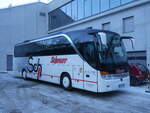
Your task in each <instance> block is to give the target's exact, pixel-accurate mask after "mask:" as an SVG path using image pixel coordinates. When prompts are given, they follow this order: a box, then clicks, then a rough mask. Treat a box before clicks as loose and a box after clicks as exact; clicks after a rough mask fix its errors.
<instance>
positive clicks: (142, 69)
mask: <svg viewBox="0 0 150 113" xmlns="http://www.w3.org/2000/svg"><path fill="white" fill-rule="evenodd" d="M129 74H130V85H134V86H136V85H140V84H142V83H143V82H144V81H145V80H146V79H147V78H148V75H150V72H149V70H148V69H147V67H146V66H144V65H143V64H130V69H129Z"/></svg>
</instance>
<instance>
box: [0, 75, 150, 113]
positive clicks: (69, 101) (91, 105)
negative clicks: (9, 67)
mask: <svg viewBox="0 0 150 113" xmlns="http://www.w3.org/2000/svg"><path fill="white" fill-rule="evenodd" d="M0 113H150V94H149V93H145V86H142V87H130V88H128V89H123V90H120V91H115V92H109V93H103V94H96V93H91V92H87V91H82V90H77V89H73V90H72V91H66V90H64V89H62V88H61V87H60V86H58V85H53V84H50V83H45V82H39V81H34V80H28V81H24V80H23V79H21V78H19V77H15V76H12V75H8V74H2V73H1V74H0Z"/></svg>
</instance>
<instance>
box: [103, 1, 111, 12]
mask: <svg viewBox="0 0 150 113" xmlns="http://www.w3.org/2000/svg"><path fill="white" fill-rule="evenodd" d="M109 6H110V5H109V0H101V11H105V10H108V9H109Z"/></svg>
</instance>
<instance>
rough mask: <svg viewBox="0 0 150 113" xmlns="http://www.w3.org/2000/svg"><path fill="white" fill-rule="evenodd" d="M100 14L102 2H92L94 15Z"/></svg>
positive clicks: (95, 0)
mask: <svg viewBox="0 0 150 113" xmlns="http://www.w3.org/2000/svg"><path fill="white" fill-rule="evenodd" d="M99 12H100V0H92V14H97V13H99Z"/></svg>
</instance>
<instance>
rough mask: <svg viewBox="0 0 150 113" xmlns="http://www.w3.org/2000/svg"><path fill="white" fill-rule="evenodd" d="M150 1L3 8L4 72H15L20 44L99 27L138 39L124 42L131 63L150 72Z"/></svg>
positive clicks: (0, 53) (0, 49) (57, 1)
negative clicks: (14, 65) (137, 64)
mask: <svg viewBox="0 0 150 113" xmlns="http://www.w3.org/2000/svg"><path fill="white" fill-rule="evenodd" d="M149 11H150V0H53V1H52V2H50V3H48V4H44V3H40V2H39V3H32V4H28V5H22V6H17V7H10V8H6V9H0V34H1V35H0V40H1V41H0V71H11V70H12V69H13V51H14V45H15V44H16V43H19V42H22V41H24V40H30V39H33V38H36V37H40V36H42V35H45V34H47V33H53V32H60V31H62V32H66V31H71V30H77V29H85V28H96V29H105V30H111V31H114V32H117V33H119V34H121V35H123V36H132V37H134V38H135V41H134V43H135V48H134V49H133V48H132V44H131V42H130V41H124V43H125V46H126V49H127V51H128V56H129V61H130V62H131V63H132V62H139V63H142V64H145V65H147V66H148V68H149V69H150V44H149V42H150V32H149V31H150V15H149Z"/></svg>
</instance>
